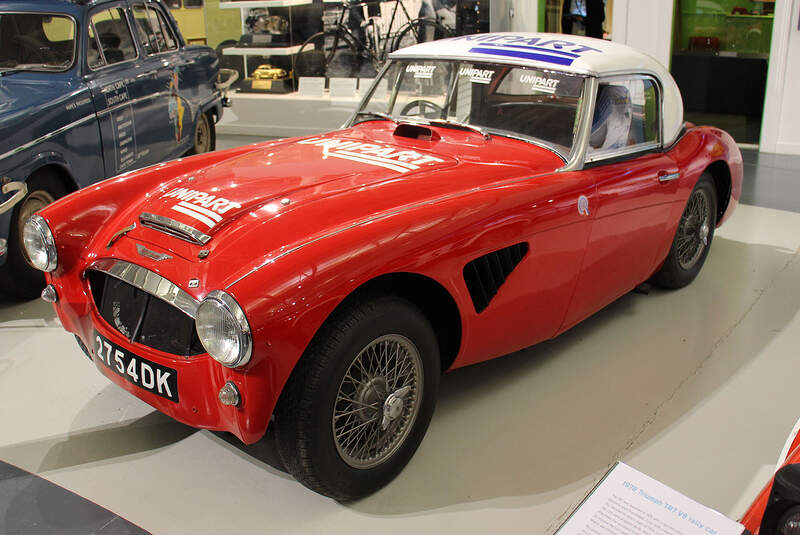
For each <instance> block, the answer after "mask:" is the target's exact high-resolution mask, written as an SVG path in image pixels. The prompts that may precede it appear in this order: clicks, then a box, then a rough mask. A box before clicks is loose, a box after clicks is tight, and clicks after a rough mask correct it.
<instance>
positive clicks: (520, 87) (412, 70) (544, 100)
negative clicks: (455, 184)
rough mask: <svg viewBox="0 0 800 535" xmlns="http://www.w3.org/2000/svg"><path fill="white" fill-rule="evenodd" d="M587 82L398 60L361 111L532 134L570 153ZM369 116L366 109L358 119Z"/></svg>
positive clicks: (536, 72)
mask: <svg viewBox="0 0 800 535" xmlns="http://www.w3.org/2000/svg"><path fill="white" fill-rule="evenodd" d="M585 80H586V78H585V77H583V76H577V75H571V74H567V73H562V72H557V71H550V70H546V69H537V68H530V67H517V66H513V65H502V64H496V63H474V62H464V61H455V60H412V59H404V60H394V61H393V62H392V63H391V64H390V66H389V68H388V69H387V70H386V71H385V72H384V73H383V75H382V77H381V79H380V80H379V81H378V83H377V85H376V87H375V90H374V91H373V92H372V94H371V95H370V96H369V98H368V99H367V101H366V102H365V103H364V106H363V107H362V108H361V109H362V110H364V111H366V112H379V113H384V114H388V115H390V116H392V117H393V118H395V119H404V118H407V119H412V120H419V121H425V120H431V121H435V120H446V121H451V122H453V123H461V124H462V125H465V126H472V127H477V128H480V129H482V130H484V131H486V132H487V133H492V134H498V135H508V136H512V137H522V138H525V139H528V138H529V139H532V140H536V141H539V142H541V143H544V144H545V145H548V146H550V147H552V148H553V149H554V150H556V151H557V152H558V153H559V154H561V155H562V156H566V155H568V154H569V152H570V150H571V148H572V144H573V142H574V140H575V132H576V129H577V126H578V118H579V117H580V110H581V106H582V103H583V91H584V85H585ZM369 119H370V117H369V115H368V114H365V113H362V114H360V115H359V116H358V118H357V121H363V120H369Z"/></svg>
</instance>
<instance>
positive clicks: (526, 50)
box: [451, 34, 602, 66]
mask: <svg viewBox="0 0 800 535" xmlns="http://www.w3.org/2000/svg"><path fill="white" fill-rule="evenodd" d="M451 40H452V41H459V40H464V41H474V42H475V44H476V46H474V47H473V48H470V49H469V52H473V53H478V54H488V55H492V56H504V57H510V58H522V59H529V60H533V61H544V62H546V63H555V64H557V65H566V66H568V65H572V62H573V61H575V60H576V59H578V58H580V57H581V56H582V55H585V54H598V53H602V51H601V50H600V49H598V48H594V47H591V46H587V45H581V44H578V43H574V42H572V41H565V40H563V39H545V38H541V37H531V36H525V35H492V34H478V35H464V36H461V37H454V38H453V39H451Z"/></svg>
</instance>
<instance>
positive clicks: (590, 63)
mask: <svg viewBox="0 0 800 535" xmlns="http://www.w3.org/2000/svg"><path fill="white" fill-rule="evenodd" d="M391 57H393V58H402V57H417V58H418V57H438V58H452V59H466V60H469V61H491V62H499V63H513V64H516V65H520V64H522V65H531V66H536V67H544V68H548V69H555V70H561V71H567V72H575V73H580V74H592V75H598V76H605V75H610V74H614V73H618V72H623V71H625V72H630V71H631V70H634V71H649V72H652V73H654V74H658V75H659V77H660V76H661V75H662V74H666V73H667V71H666V69H664V67H663V65H661V64H660V63H659V62H658V61H657V60H656V59H654V58H653V57H651V56H648V55H647V54H645V53H643V52H640V51H638V50H636V49H634V48H631V47H629V46H626V45H622V44H619V43H614V42H611V41H604V40H602V39H593V38H591V37H583V36H578V35H566V34H557V33H526V32H519V33H514V32H504V33H477V34H472V35H462V36H460V37H451V38H448V39H440V40H438V41H430V42H427V43H421V44H418V45H414V46H410V47H408V48H403V49H401V50H398V51H397V52H394V53H392V54H391Z"/></svg>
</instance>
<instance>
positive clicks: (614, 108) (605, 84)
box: [586, 77, 661, 161]
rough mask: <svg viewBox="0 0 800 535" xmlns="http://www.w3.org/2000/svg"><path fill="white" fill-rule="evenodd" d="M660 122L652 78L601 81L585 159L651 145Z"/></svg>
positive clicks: (653, 142) (655, 88)
mask: <svg viewBox="0 0 800 535" xmlns="http://www.w3.org/2000/svg"><path fill="white" fill-rule="evenodd" d="M660 124H661V123H660V119H659V98H658V88H657V86H656V84H655V82H654V81H653V80H652V79H650V78H645V77H637V78H631V79H629V80H619V79H615V80H613V81H601V82H600V84H599V86H598V88H597V99H596V101H595V106H594V117H593V118H592V131H591V136H590V137H589V147H588V150H587V154H586V160H587V161H595V160H600V159H602V158H605V157H612V156H614V155H616V154H618V153H621V152H622V153H624V152H626V151H628V150H633V149H635V148H637V147H640V148H641V149H642V150H645V149H647V148H650V147H655V146H657V144H658V141H659V125H660Z"/></svg>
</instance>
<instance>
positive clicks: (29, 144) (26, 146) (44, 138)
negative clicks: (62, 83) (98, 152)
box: [0, 113, 96, 160]
mask: <svg viewBox="0 0 800 535" xmlns="http://www.w3.org/2000/svg"><path fill="white" fill-rule="evenodd" d="M95 117H96V115H95V114H94V113H92V114H91V115H87V116H86V117H84V118H83V119H78V120H77V121H73V122H71V123H69V124H68V125H65V126H62V127H61V128H58V129H56V130H53V131H52V132H50V133H49V134H45V135H43V136H41V137H39V138H36V139H34V140H33V141H28V142H27V143H25V144H24V145H20V146H19V147H17V148H16V149H11V150H10V151H8V152H6V153H5V154H0V160H3V159H5V158H8V157H9V156H13V155H15V154H17V153H18V152H22V151H24V150H25V149H29V148H31V147H33V146H34V145H36V144H37V143H41V142H42V141H47V140H48V139H50V138H51V137H55V136H57V135H59V134H61V133H62V132H65V131H67V130H69V129H70V128H73V127H75V126H78V125H80V124H83V123H85V122H86V121H90V120H92V119H94V118H95Z"/></svg>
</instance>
